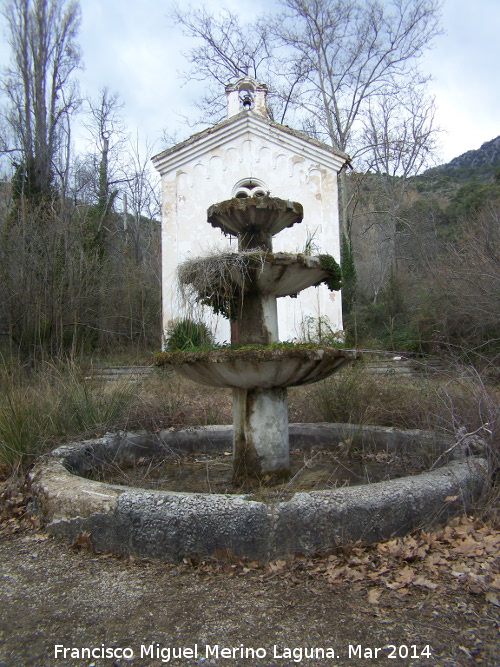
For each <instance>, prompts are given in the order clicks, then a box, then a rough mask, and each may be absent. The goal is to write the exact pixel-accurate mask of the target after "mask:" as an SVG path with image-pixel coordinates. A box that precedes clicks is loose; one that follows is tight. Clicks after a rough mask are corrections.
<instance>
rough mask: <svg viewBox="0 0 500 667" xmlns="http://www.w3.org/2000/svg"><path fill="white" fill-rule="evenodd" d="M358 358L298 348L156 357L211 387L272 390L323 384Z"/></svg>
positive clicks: (347, 353)
mask: <svg viewBox="0 0 500 667" xmlns="http://www.w3.org/2000/svg"><path fill="white" fill-rule="evenodd" d="M357 358H358V353H357V352H356V350H339V349H336V348H317V349H309V348H300V347H297V348H291V349H279V350H275V349H271V350H270V349H255V350H251V349H250V350H244V349H243V350H241V349H240V350H224V349H222V350H209V351H203V352H182V351H174V352H162V353H160V354H157V355H156V357H155V363H156V364H157V365H159V366H164V365H165V366H170V367H171V368H172V369H173V370H175V371H177V372H179V373H180V374H181V375H183V376H184V377H187V378H188V379H190V380H193V381H194V382H198V383H199V384H204V385H208V386H210V387H233V388H236V389H271V388H275V387H278V388H285V387H294V386H298V385H303V384H310V383H312V382H318V381H319V380H324V379H325V378H327V377H328V376H329V375H331V374H332V373H335V372H336V371H337V370H339V369H340V368H341V367H342V366H343V365H344V364H346V363H348V362H349V361H354V360H355V359H357Z"/></svg>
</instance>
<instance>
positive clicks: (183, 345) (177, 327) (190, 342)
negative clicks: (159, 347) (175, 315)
mask: <svg viewBox="0 0 500 667" xmlns="http://www.w3.org/2000/svg"><path fill="white" fill-rule="evenodd" d="M166 344H167V349H168V350H170V351H171V350H190V351H192V350H199V349H205V348H206V347H208V348H210V347H211V346H212V345H213V337H212V334H211V333H210V330H209V328H208V327H207V325H206V324H204V323H203V322H195V321H194V320H191V319H189V318H184V319H182V320H176V321H175V322H173V323H172V324H171V325H170V326H169V328H168V330H167V336H166Z"/></svg>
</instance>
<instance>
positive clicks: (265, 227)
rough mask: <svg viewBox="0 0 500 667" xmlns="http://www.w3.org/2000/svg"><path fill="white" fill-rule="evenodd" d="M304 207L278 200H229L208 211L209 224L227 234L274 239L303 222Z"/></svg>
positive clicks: (265, 198) (259, 198)
mask: <svg viewBox="0 0 500 667" xmlns="http://www.w3.org/2000/svg"><path fill="white" fill-rule="evenodd" d="M303 215H304V211H303V208H302V204H299V203H298V202H292V201H286V200H284V199H278V198H277V197H245V198H243V199H238V198H237V197H235V198H233V199H228V200H227V201H223V202H220V203H218V204H214V205H213V206H211V207H210V208H209V209H208V212H207V217H208V222H210V224H211V225H212V226H213V227H218V228H219V229H221V230H222V231H223V232H224V234H232V235H233V236H243V235H247V234H250V235H251V234H257V235H261V234H267V235H269V236H275V235H276V234H278V233H279V232H281V230H283V229H285V228H286V227H291V226H292V225H294V224H295V223H297V222H302V218H303Z"/></svg>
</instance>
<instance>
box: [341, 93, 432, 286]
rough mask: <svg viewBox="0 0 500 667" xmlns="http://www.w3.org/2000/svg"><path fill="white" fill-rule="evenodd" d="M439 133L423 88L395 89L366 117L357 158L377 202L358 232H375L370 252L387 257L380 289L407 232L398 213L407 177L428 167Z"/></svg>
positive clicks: (371, 107) (394, 265)
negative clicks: (359, 155)
mask: <svg viewBox="0 0 500 667" xmlns="http://www.w3.org/2000/svg"><path fill="white" fill-rule="evenodd" d="M437 133H438V130H437V129H436V128H435V127H434V101H433V100H432V99H430V98H428V97H427V96H426V94H425V90H423V89H422V88H421V87H417V88H403V89H401V88H399V87H397V88H396V89H395V90H394V93H393V94H392V95H388V96H385V97H382V98H377V99H374V100H371V103H370V104H369V106H368V109H367V112H366V113H365V114H364V127H363V135H362V136H363V142H362V143H363V145H364V149H363V153H362V156H361V159H362V160H363V162H364V164H365V169H366V171H367V172H368V171H369V172H371V181H372V187H374V188H377V189H378V193H379V197H378V200H379V201H378V202H377V206H376V207H374V208H375V210H374V211H372V214H371V216H369V217H368V220H365V222H364V226H365V230H364V231H363V230H359V229H358V234H359V233H366V231H367V230H368V229H369V228H370V227H371V226H375V227H376V228H377V230H376V234H375V235H374V241H375V243H374V246H373V247H372V252H373V253H374V256H379V257H380V255H381V253H382V254H384V255H386V257H385V258H384V259H383V262H382V264H381V266H382V265H383V266H384V267H385V269H384V271H383V272H382V273H380V276H379V277H380V279H381V281H377V284H378V286H379V289H381V288H382V287H383V286H384V284H385V283H386V282H387V279H388V277H389V275H390V274H391V273H395V272H396V271H397V263H398V253H399V250H400V247H401V243H399V242H398V237H402V236H405V235H406V236H408V234H409V233H410V232H411V230H410V229H409V228H408V225H407V219H406V218H405V217H402V216H401V214H400V213H401V211H402V209H403V208H404V206H405V205H406V204H407V197H406V194H407V191H408V186H409V184H410V182H411V181H410V178H411V177H412V176H416V175H417V174H418V173H419V172H420V170H421V169H422V167H423V166H424V165H426V164H427V163H428V160H429V155H430V154H432V152H433V150H434V148H435V144H436V137H437ZM373 172H374V173H373ZM353 219H354V218H353V217H351V221H353ZM351 224H352V222H351ZM358 226H359V225H358ZM399 241H401V238H399ZM375 246H376V248H375Z"/></svg>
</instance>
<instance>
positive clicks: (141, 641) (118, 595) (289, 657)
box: [0, 480, 500, 667]
mask: <svg viewBox="0 0 500 667" xmlns="http://www.w3.org/2000/svg"><path fill="white" fill-rule="evenodd" d="M28 496H29V490H28V489H27V488H26V487H25V486H24V485H23V484H22V483H21V482H19V481H18V482H13V481H12V480H11V481H8V482H6V483H4V484H3V485H2V486H0V503H1V505H0V569H1V575H2V582H1V589H0V590H1V598H0V600H1V601H0V605H1V620H0V667H28V666H30V665H33V666H37V667H38V666H41V667H49V666H50V667H52V666H59V665H60V666H61V667H63V666H70V665H71V666H74V667H77V666H78V667H83V666H87V667H90V666H94V667H106V666H111V665H114V666H116V667H122V666H124V665H133V667H142V666H145V667H146V666H147V667H150V666H151V667H152V666H153V665H154V666H157V665H162V664H172V665H177V666H181V665H183V666H184V665H185V666H187V665H190V666H193V665H211V666H212V665H215V666H217V667H219V666H220V667H225V666H226V665H232V666H248V667H260V666H262V667H268V666H275V665H276V666H277V665H279V666H280V667H285V666H291V665H305V666H307V667H313V666H316V665H323V666H328V667H333V666H334V665H339V666H340V665H384V664H385V665H472V664H477V665H485V666H488V667H489V666H495V665H500V641H499V636H500V635H499V624H500V599H499V598H500V531H499V530H497V527H496V526H495V525H493V524H483V523H480V522H478V521H475V520H474V518H473V517H467V518H466V517H462V518H458V519H455V520H453V521H452V522H451V523H450V524H449V525H448V526H447V527H443V528H440V529H436V530H435V531H434V532H431V533H422V532H421V533H418V534H417V533H416V534H415V535H412V536H409V537H406V538H400V539H393V540H388V541H386V542H382V543H380V544H378V545H371V546H366V545H363V544H356V545H349V546H348V547H344V548H342V549H340V548H339V549H338V550H336V551H335V552H331V553H329V554H322V555H318V556H314V557H311V556H309V557H306V556H304V555H301V554H297V555H295V556H294V557H293V558H290V559H288V560H281V561H276V562H273V563H268V564H264V565H262V564H258V563H255V562H248V561H242V560H240V559H238V558H236V557H235V556H233V555H232V554H228V553H220V554H214V557H213V558H212V559H208V560H205V561H203V562H197V561H196V560H186V561H185V562H184V563H181V564H162V563H158V562H145V561H137V560H134V559H133V558H127V559H126V558H116V557H112V556H109V555H108V554H96V553H94V552H93V551H92V548H91V543H90V540H88V538H87V536H86V535H81V536H79V539H78V540H77V543H76V544H74V545H67V544H63V543H61V542H58V541H56V540H54V539H52V538H50V537H48V536H47V535H46V534H45V533H44V532H43V530H42V529H41V527H40V526H39V522H38V520H37V519H36V517H35V518H30V517H29V516H28V515H27V514H26V502H27V500H29V497H28ZM56 647H57V650H58V651H59V654H58V655H57V657H56ZM207 647H208V648H207ZM83 649H89V650H90V653H89V651H87V653H85V652H84V651H83ZM321 649H323V652H322V651H321ZM377 649H378V650H377ZM174 650H175V654H176V655H178V654H179V651H180V652H181V657H180V658H179V657H173V655H174V653H173V652H174ZM252 650H253V656H252ZM92 651H93V653H94V657H90V658H89V657H88V655H89V654H90V656H92V653H91V652H92ZM106 651H107V652H108V654H110V655H111V656H112V657H103V658H102V657H101V655H102V654H103V653H104V655H105V654H106ZM141 651H142V654H143V655H142V657H141ZM217 651H218V654H217ZM245 651H248V653H247V655H248V656H249V657H245ZM64 652H65V653H66V657H64ZM122 655H123V656H124V657H122ZM229 655H231V656H232V657H226V656H229ZM323 655H324V657H322V656H323ZM311 656H317V657H311ZM332 656H335V657H332Z"/></svg>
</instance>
